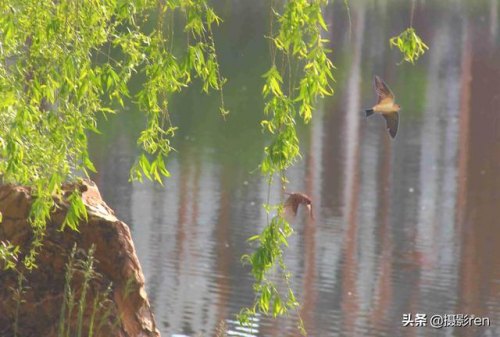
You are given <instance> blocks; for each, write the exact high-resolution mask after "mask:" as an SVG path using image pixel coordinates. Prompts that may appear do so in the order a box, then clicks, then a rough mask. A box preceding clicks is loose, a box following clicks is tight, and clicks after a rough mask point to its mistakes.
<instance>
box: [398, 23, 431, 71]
mask: <svg viewBox="0 0 500 337" xmlns="http://www.w3.org/2000/svg"><path fill="white" fill-rule="evenodd" d="M389 44H390V46H391V48H392V47H397V48H398V49H399V51H400V52H401V53H402V54H403V60H404V61H406V62H409V63H411V64H415V61H417V60H418V59H419V58H420V56H422V55H424V53H425V51H426V50H428V49H429V47H428V46H427V45H426V44H425V43H424V42H423V41H422V39H421V38H420V37H419V36H418V35H417V33H416V32H415V29H414V28H413V27H409V28H407V29H406V30H405V31H403V32H402V33H401V34H399V35H397V36H394V37H392V38H390V39H389Z"/></svg>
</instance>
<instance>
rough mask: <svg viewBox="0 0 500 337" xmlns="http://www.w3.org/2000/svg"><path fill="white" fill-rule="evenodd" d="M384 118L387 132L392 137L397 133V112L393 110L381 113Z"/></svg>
mask: <svg viewBox="0 0 500 337" xmlns="http://www.w3.org/2000/svg"><path fill="white" fill-rule="evenodd" d="M382 116H384V118H385V124H386V127H387V130H389V134H390V135H391V137H392V138H394V137H396V133H398V126H399V114H398V113H397V112H393V113H390V114H384V115H382Z"/></svg>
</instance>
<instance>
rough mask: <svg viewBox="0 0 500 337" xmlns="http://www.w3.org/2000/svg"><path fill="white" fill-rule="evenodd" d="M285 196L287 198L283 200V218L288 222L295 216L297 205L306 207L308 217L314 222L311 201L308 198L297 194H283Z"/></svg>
mask: <svg viewBox="0 0 500 337" xmlns="http://www.w3.org/2000/svg"><path fill="white" fill-rule="evenodd" d="M285 194H287V195H288V196H289V197H288V198H287V199H286V200H285V217H286V218H287V220H288V221H289V222H290V221H291V220H293V219H294V218H295V217H296V216H297V210H298V208H299V205H304V206H306V208H307V210H308V211H309V217H310V218H311V219H312V220H314V215H313V210H312V200H311V198H310V197H309V196H307V195H305V194H303V193H298V192H293V193H288V192H285Z"/></svg>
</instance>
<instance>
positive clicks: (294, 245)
mask: <svg viewBox="0 0 500 337" xmlns="http://www.w3.org/2000/svg"><path fill="white" fill-rule="evenodd" d="M350 3H351V16H352V26H351V29H350V30H349V29H347V28H346V27H349V23H348V19H347V16H346V12H345V8H344V7H343V4H342V2H339V3H335V4H334V5H333V6H332V7H331V8H329V9H328V20H329V23H330V27H331V33H330V36H329V38H330V39H331V40H332V41H333V48H334V63H335V64H336V66H337V70H336V78H337V82H336V85H335V86H336V87H335V89H336V93H335V96H334V97H333V98H331V99H328V100H326V101H325V102H323V104H322V106H321V107H320V108H319V109H318V111H317V112H316V114H315V116H314V118H313V120H312V123H311V125H310V126H308V127H301V132H300V133H301V141H302V153H303V159H302V160H301V161H300V162H299V163H298V164H297V165H296V166H295V167H293V168H292V169H291V170H290V171H289V172H288V176H289V179H290V186H289V187H288V189H289V190H300V191H304V192H305V193H307V194H309V195H311V196H313V198H314V201H315V212H316V214H315V216H316V222H310V221H308V220H306V219H305V218H304V219H303V221H299V222H298V223H297V224H295V229H296V234H295V236H294V237H293V238H292V239H291V242H290V248H289V250H288V252H287V256H286V261H287V264H288V266H289V267H290V270H291V272H292V273H293V275H294V278H293V280H292V285H293V287H294V288H295V289H296V290H297V294H298V297H299V301H300V302H301V304H302V307H301V308H300V310H299V313H300V315H301V316H302V318H303V319H304V323H305V325H306V328H307V330H308V332H309V335H310V336H499V335H500V329H499V328H498V322H500V227H499V226H498V218H499V217H500V208H499V207H498V206H497V205H498V204H499V202H500V178H499V177H498V172H500V171H499V169H500V156H498V155H497V154H498V153H500V130H499V127H500V121H499V117H498V111H497V110H498V106H499V104H500V93H499V92H498V90H499V89H498V88H500V47H499V41H498V10H499V8H498V3H497V1H496V0H491V1H486V0H485V1H479V2H474V3H473V2H468V1H443V2H432V3H430V2H417V9H416V12H415V15H416V16H415V21H414V25H415V26H416V28H417V30H418V31H419V32H420V33H421V34H422V35H423V38H424V40H425V41H426V42H427V44H428V45H429V47H430V51H429V52H428V53H427V54H426V55H425V56H424V57H423V58H422V59H421V60H420V61H419V63H418V64H417V65H415V66H410V65H406V64H402V65H399V66H396V64H397V63H398V62H399V61H400V55H399V54H398V53H397V52H396V51H394V50H390V48H389V47H388V43H387V40H388V38H389V37H391V36H393V35H395V34H396V33H398V32H399V31H401V30H403V29H404V28H406V26H407V25H408V22H407V18H408V13H409V2H408V3H407V2H402V1H377V2H366V3H365V2H361V1H351V2H350ZM217 6H218V10H219V12H220V13H221V15H222V16H223V17H225V18H226V19H225V23H224V25H223V26H222V28H221V29H220V31H219V32H218V36H217V40H218V47H219V51H220V54H221V60H222V62H223V64H224V67H223V71H224V73H225V74H226V75H227V76H228V77H229V79H230V82H229V83H228V85H227V87H226V100H227V105H228V107H229V108H230V109H231V111H232V117H231V118H230V119H229V120H228V121H227V122H224V121H222V120H221V119H220V118H219V117H218V116H217V108H216V107H217V104H218V102H217V99H216V97H212V96H209V97H204V98H198V97H199V90H198V89H192V90H189V91H187V92H186V93H184V94H183V95H181V96H180V97H178V98H176V99H175V102H173V110H175V111H176V123H177V124H178V125H179V127H180V131H179V134H178V137H177V139H176V144H175V146H176V148H177V149H178V153H176V154H174V155H173V156H172V158H171V160H170V162H169V169H170V171H171V173H172V178H171V179H169V180H168V181H167V183H166V186H165V187H159V186H155V185H153V184H148V183H146V184H142V185H141V184H133V185H129V184H128V183H127V179H128V169H129V167H130V165H131V163H132V162H133V158H134V155H135V147H134V138H135V137H136V136H137V132H138V130H139V129H140V127H141V125H142V124H141V123H142V120H141V119H140V117H138V115H137V114H135V113H133V112H127V113H126V114H124V115H123V116H122V117H118V118H116V119H112V120H111V121H110V122H109V124H108V125H106V130H105V131H106V134H107V135H108V138H107V139H103V138H96V139H94V140H93V143H92V145H93V147H94V148H95V151H94V152H95V153H96V156H95V160H96V162H97V164H98V166H99V169H100V173H99V175H98V176H97V177H96V180H97V182H98V184H99V186H100V188H101V190H102V192H103V194H104V196H105V198H106V200H107V201H108V202H109V204H110V206H112V207H113V208H114V209H115V210H116V211H117V214H118V216H119V217H121V218H122V219H124V220H125V221H126V222H127V223H129V224H130V225H131V226H132V229H133V236H134V240H135V244H136V248H137V251H138V254H139V258H140V260H141V262H142V265H143V269H144V273H145V275H146V279H147V288H148V292H149V296H150V298H151V302H152V304H153V306H154V310H155V313H156V318H157V322H158V325H159V328H160V330H161V331H162V333H163V335H164V336H175V335H187V336H213V335H214V332H215V331H216V329H217V326H218V325H219V324H220V322H221V321H226V324H227V325H228V328H229V335H234V336H250V335H257V336H296V335H297V331H296V329H295V326H296V324H297V317H296V315H291V316H290V317H288V318H283V319H279V320H272V319H267V318H264V317H258V318H257V319H256V320H255V321H254V326H253V328H252V329H251V330H245V329H241V328H240V327H237V326H236V324H235V322H234V321H233V319H234V314H236V313H237V312H238V311H239V309H240V308H241V307H242V306H244V305H248V304H250V303H251V301H252V298H253V293H252V289H251V282H252V280H251V278H250V276H249V274H248V272H249V271H248V268H246V267H243V266H242V265H241V263H240V257H241V255H242V254H244V253H247V252H249V251H250V247H249V245H248V244H247V243H246V241H245V240H246V238H247V237H249V236H251V235H254V234H255V233H257V232H258V231H260V230H261V229H262V226H263V224H264V223H265V221H266V215H265V212H264V210H263V209H262V207H261V204H262V202H264V201H265V200H266V198H267V185H266V183H265V181H263V180H262V179H261V177H260V176H259V173H258V171H256V170H255V169H256V168H257V165H258V162H259V160H260V158H261V154H262V148H263V146H264V144H265V139H263V137H262V135H261V132H260V128H259V120H260V119H261V118H262V115H261V111H262V101H261V98H260V87H261V85H262V78H261V74H262V73H263V72H264V71H265V69H266V67H267V66H268V56H267V49H266V48H267V46H266V41H265V40H264V39H263V38H261V37H262V35H263V34H264V33H265V27H266V24H265V23H266V22H267V21H266V20H267V15H268V11H267V7H266V6H267V4H266V2H264V1H252V2H249V1H243V2H235V1H219V2H218V3H217ZM219 41H220V42H219ZM373 74H379V75H381V76H382V77H383V78H385V79H386V80H387V82H388V83H389V84H390V85H391V87H392V88H393V90H394V91H395V92H396V94H397V96H398V101H399V102H400V104H401V106H402V107H403V110H402V112H401V125H400V130H399V132H398V136H397V138H396V140H395V141H391V140H390V139H389V137H388V135H387V134H386V131H385V126H384V121H383V119H382V118H371V119H368V120H367V119H365V118H363V115H362V113H361V110H362V108H363V107H364V106H369V105H371V104H372V103H373V99H374V97H373V92H372V88H371V78H372V76H373ZM213 96H215V95H213ZM271 195H272V198H273V200H272V201H278V200H279V198H280V186H279V185H275V186H273V187H272V189H271ZM403 313H426V314H428V315H432V314H452V313H463V314H474V315H477V316H487V317H489V318H490V320H491V322H492V326H491V327H489V328H471V327H469V328H445V329H432V328H430V327H426V328H409V327H402V323H401V321H402V315H403Z"/></svg>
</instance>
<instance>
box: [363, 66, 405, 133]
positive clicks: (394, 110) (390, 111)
mask: <svg viewBox="0 0 500 337" xmlns="http://www.w3.org/2000/svg"><path fill="white" fill-rule="evenodd" d="M373 86H374V88H375V92H376V93H377V96H378V100H377V104H375V105H374V106H373V108H371V109H367V110H365V112H366V117H370V116H371V115H373V113H374V112H376V113H378V114H381V115H382V116H384V118H385V123H386V127H387V130H389V134H390V135H391V137H392V138H394V137H396V133H397V132H398V125H399V114H398V111H399V110H400V109H401V107H400V106H399V104H396V103H394V99H395V96H394V94H393V92H392V91H391V89H389V87H388V86H387V84H385V82H384V81H383V80H382V79H381V78H380V77H378V76H375V77H374V79H373Z"/></svg>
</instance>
